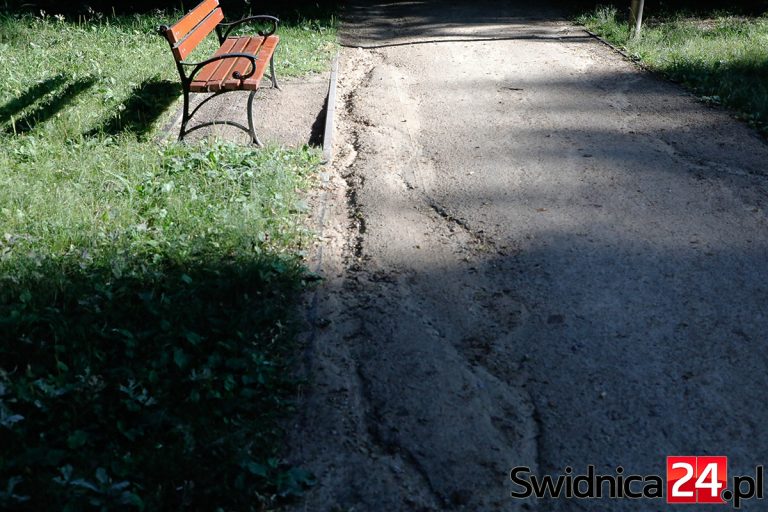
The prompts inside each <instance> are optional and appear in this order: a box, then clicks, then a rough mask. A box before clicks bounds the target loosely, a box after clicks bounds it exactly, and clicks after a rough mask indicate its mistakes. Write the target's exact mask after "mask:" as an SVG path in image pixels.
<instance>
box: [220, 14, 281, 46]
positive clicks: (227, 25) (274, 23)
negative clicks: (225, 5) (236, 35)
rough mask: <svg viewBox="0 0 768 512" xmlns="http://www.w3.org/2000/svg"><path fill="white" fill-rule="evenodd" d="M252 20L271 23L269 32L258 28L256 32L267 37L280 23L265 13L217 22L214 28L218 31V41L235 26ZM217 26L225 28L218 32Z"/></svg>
mask: <svg viewBox="0 0 768 512" xmlns="http://www.w3.org/2000/svg"><path fill="white" fill-rule="evenodd" d="M252 21H269V22H271V23H272V28H271V30H270V31H269V32H264V31H262V30H259V32H258V34H259V35H260V36H261V37H268V36H271V35H272V34H274V33H275V32H277V25H278V24H279V23H280V20H279V19H277V18H275V17H274V16H266V15H260V16H248V17H247V18H243V19H241V20H237V21H232V22H230V23H219V25H218V26H217V27H216V30H217V31H218V32H219V41H224V40H225V39H226V38H227V36H228V35H229V33H230V32H232V29H234V28H236V27H237V26H239V25H242V24H243V23H250V22H252ZM219 27H224V28H226V30H225V31H224V33H223V34H222V33H221V32H220V30H221V29H220V28H219Z"/></svg>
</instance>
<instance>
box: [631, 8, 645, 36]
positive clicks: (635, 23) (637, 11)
mask: <svg viewBox="0 0 768 512" xmlns="http://www.w3.org/2000/svg"><path fill="white" fill-rule="evenodd" d="M644 4H645V0H632V5H631V6H630V8H629V23H630V27H629V29H630V30H631V31H632V37H639V36H640V30H641V29H642V26H643V5H644Z"/></svg>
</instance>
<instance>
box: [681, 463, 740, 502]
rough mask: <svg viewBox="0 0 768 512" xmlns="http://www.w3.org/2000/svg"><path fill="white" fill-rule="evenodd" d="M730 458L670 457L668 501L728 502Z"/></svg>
mask: <svg viewBox="0 0 768 512" xmlns="http://www.w3.org/2000/svg"><path fill="white" fill-rule="evenodd" d="M726 487H728V457H694V456H675V457H667V503H725V500H723V498H722V492H723V490H724V489H725V488H726Z"/></svg>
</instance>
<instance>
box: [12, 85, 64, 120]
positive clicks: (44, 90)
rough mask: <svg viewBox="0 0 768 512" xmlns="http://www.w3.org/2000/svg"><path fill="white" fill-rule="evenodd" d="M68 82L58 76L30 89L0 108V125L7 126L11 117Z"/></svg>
mask: <svg viewBox="0 0 768 512" xmlns="http://www.w3.org/2000/svg"><path fill="white" fill-rule="evenodd" d="M66 82H67V77H66V76H64V75H56V76H53V77H51V78H48V79H46V80H43V81H42V82H39V83H37V84H35V85H34V86H33V87H30V88H29V89H27V90H26V91H24V92H23V93H22V94H21V95H20V96H18V97H16V98H14V99H12V100H11V101H9V102H8V103H6V104H5V105H3V106H2V107H0V124H5V123H6V122H8V121H10V120H11V117H13V116H15V115H18V114H19V113H20V112H21V111H22V110H24V109H25V108H28V107H29V106H31V105H32V104H33V103H35V102H36V101H38V100H39V99H41V98H42V97H43V96H45V95H46V94H50V93H51V92H53V91H55V90H56V89H58V88H59V87H61V86H62V85H64V84H65V83H66Z"/></svg>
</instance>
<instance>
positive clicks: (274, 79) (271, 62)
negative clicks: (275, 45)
mask: <svg viewBox="0 0 768 512" xmlns="http://www.w3.org/2000/svg"><path fill="white" fill-rule="evenodd" d="M269 73H270V78H272V87H274V88H275V89H280V86H279V85H278V83H277V75H275V55H274V54H272V57H270V58H269Z"/></svg>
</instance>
